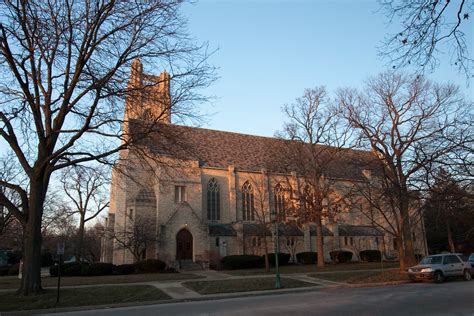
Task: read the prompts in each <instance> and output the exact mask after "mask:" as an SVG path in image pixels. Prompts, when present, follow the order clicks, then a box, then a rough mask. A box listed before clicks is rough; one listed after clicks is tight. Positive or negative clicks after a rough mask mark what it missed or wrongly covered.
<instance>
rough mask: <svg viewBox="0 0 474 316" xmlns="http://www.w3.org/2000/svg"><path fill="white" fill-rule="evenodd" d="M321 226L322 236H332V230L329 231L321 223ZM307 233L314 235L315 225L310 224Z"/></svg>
mask: <svg viewBox="0 0 474 316" xmlns="http://www.w3.org/2000/svg"><path fill="white" fill-rule="evenodd" d="M321 228H322V231H323V236H334V234H333V233H332V231H330V230H329V229H328V228H327V227H326V226H324V225H322V226H321ZM309 233H310V234H311V236H316V226H310V228H309Z"/></svg>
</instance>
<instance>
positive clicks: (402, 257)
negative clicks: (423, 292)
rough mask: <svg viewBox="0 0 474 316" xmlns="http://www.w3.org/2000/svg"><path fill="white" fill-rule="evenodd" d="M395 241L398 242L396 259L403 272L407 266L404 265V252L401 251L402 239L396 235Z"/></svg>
mask: <svg viewBox="0 0 474 316" xmlns="http://www.w3.org/2000/svg"><path fill="white" fill-rule="evenodd" d="M397 242H398V249H397V250H398V259H399V263H400V271H401V272H405V269H406V268H407V266H406V265H405V260H404V258H405V252H404V251H403V246H402V245H403V244H402V239H401V238H400V237H397Z"/></svg>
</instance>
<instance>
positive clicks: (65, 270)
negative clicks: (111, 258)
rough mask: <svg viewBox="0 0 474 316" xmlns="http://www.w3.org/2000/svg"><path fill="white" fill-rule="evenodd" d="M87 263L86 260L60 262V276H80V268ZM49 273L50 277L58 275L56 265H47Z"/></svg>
mask: <svg viewBox="0 0 474 316" xmlns="http://www.w3.org/2000/svg"><path fill="white" fill-rule="evenodd" d="M87 265H89V264H88V263H86V262H68V263H64V264H61V276H81V275H82V268H83V267H84V266H87ZM49 275H51V276H52V277H57V276H58V266H57V265H54V266H51V267H49Z"/></svg>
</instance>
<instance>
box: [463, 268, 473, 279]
mask: <svg viewBox="0 0 474 316" xmlns="http://www.w3.org/2000/svg"><path fill="white" fill-rule="evenodd" d="M462 278H463V279H464V280H465V281H471V279H472V276H471V271H469V270H464V272H463V274H462Z"/></svg>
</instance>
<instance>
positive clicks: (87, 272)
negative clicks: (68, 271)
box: [81, 262, 115, 276]
mask: <svg viewBox="0 0 474 316" xmlns="http://www.w3.org/2000/svg"><path fill="white" fill-rule="evenodd" d="M114 270H115V265H113V264H112V263H105V262H96V263H92V264H91V265H84V266H82V268H81V275H82V276H98V275H111V274H112V273H113V272H114Z"/></svg>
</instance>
